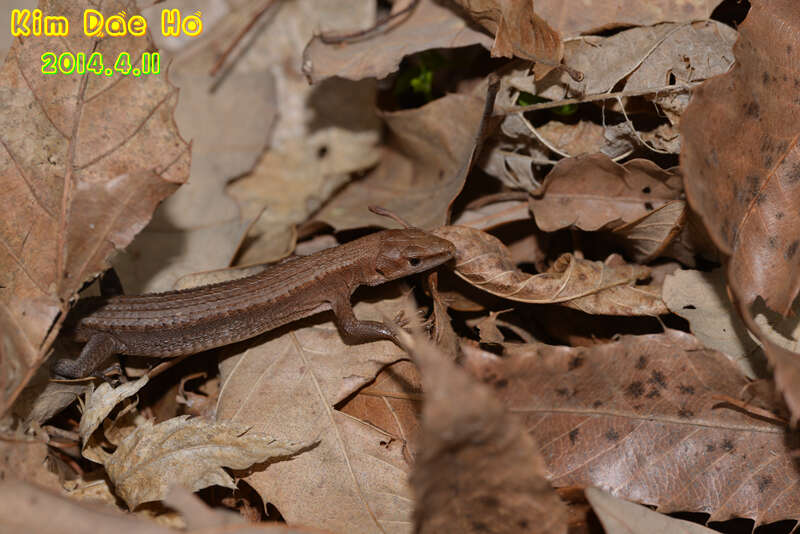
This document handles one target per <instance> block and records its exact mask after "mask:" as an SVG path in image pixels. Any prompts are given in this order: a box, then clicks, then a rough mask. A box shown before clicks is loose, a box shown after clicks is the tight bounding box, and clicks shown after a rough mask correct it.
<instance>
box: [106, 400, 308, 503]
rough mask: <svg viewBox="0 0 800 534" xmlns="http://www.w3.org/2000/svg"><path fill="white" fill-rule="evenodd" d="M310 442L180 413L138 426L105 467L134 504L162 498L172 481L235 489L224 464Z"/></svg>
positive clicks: (281, 453) (287, 452) (241, 464)
mask: <svg viewBox="0 0 800 534" xmlns="http://www.w3.org/2000/svg"><path fill="white" fill-rule="evenodd" d="M310 444H311V443H310V442H308V443H296V442H286V441H281V440H277V439H275V438H272V437H270V436H267V435H265V434H262V433H259V432H253V431H252V430H251V427H250V425H247V424H242V423H232V422H230V421H226V422H212V421H208V420H205V419H199V418H196V419H189V418H188V416H179V417H174V418H172V419H168V420H166V421H163V422H161V423H158V424H156V425H154V424H153V423H152V422H151V421H147V422H145V423H144V424H142V425H140V426H138V427H137V428H136V430H135V431H134V432H133V433H132V434H131V435H130V436H128V437H127V438H126V439H125V440H124V441H123V442H122V443H121V444H120V445H119V447H118V448H117V450H116V451H115V452H114V454H113V455H112V456H111V458H109V459H108V460H107V461H106V464H105V466H106V471H107V472H108V476H109V478H110V479H111V482H113V484H114V488H115V490H116V493H117V495H118V496H119V497H121V498H122V499H124V500H125V502H126V504H127V505H128V507H129V508H131V509H133V508H136V507H137V506H138V505H139V504H141V503H143V502H149V501H156V500H160V499H163V498H164V496H165V495H166V493H167V489H168V488H169V486H170V485H171V484H180V485H182V486H185V487H186V488H189V489H190V490H192V491H197V490H200V489H202V488H205V487H208V486H211V485H218V486H223V487H226V488H235V487H236V484H234V482H233V479H232V478H231V476H230V475H229V474H228V473H226V472H225V471H224V470H223V469H222V467H223V466H224V467H230V468H233V469H245V468H248V467H250V466H251V465H253V464H256V463H261V462H265V461H267V460H269V459H270V458H275V457H287V456H291V455H292V454H295V453H297V452H298V451H300V450H301V449H302V448H303V447H306V446H308V445H310Z"/></svg>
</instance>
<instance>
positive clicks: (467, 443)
mask: <svg viewBox="0 0 800 534" xmlns="http://www.w3.org/2000/svg"><path fill="white" fill-rule="evenodd" d="M405 339H406V340H405V341H404V344H406V345H407V346H408V347H409V350H410V352H411V354H412V355H413V357H414V360H415V361H416V362H417V364H418V365H419V367H420V371H421V372H422V383H423V387H424V389H425V392H426V396H425V402H424V405H423V415H422V436H421V443H420V455H419V458H418V460H417V464H416V465H415V467H414V472H413V473H412V475H411V484H412V486H413V487H414V492H415V494H416V501H417V509H416V512H415V523H416V532H420V533H429V532H531V533H533V532H541V533H547V534H551V533H552V534H557V533H563V534H566V531H567V523H566V516H567V508H566V506H565V505H564V503H562V502H561V500H560V499H559V498H558V496H557V495H556V493H555V492H554V491H553V489H552V488H551V487H550V485H549V484H548V483H547V480H546V478H545V476H546V474H547V470H546V468H545V464H544V461H543V459H542V457H541V454H540V453H539V451H538V448H537V446H536V443H535V442H534V440H533V439H532V438H531V436H530V435H529V434H528V433H526V432H525V430H524V428H523V427H522V425H521V424H520V422H519V420H518V419H517V418H516V417H515V416H514V415H512V414H510V413H508V412H507V411H506V410H505V409H504V407H503V405H502V404H501V403H500V402H499V401H498V400H497V398H496V397H495V396H494V394H493V393H492V391H491V390H490V389H489V388H487V387H486V386H483V385H481V384H478V383H477V382H475V380H474V379H473V378H472V377H470V376H469V375H468V374H467V373H465V372H464V371H463V370H462V369H460V368H458V367H457V366H456V365H455V364H454V363H453V362H452V356H449V355H445V354H444V353H442V352H441V351H439V350H438V349H437V348H436V347H435V346H434V345H432V344H430V343H429V342H427V341H426V340H424V339H422V338H421V336H415V337H414V338H413V339H411V337H410V336H408V335H406V336H405Z"/></svg>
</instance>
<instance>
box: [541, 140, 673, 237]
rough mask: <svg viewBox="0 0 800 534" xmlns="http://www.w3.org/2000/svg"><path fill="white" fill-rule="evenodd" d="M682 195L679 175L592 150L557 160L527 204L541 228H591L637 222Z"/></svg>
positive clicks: (551, 230)
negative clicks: (624, 162) (619, 159)
mask: <svg viewBox="0 0 800 534" xmlns="http://www.w3.org/2000/svg"><path fill="white" fill-rule="evenodd" d="M680 194H681V185H680V175H679V174H677V173H676V172H674V171H665V170H663V169H661V168H660V167H659V166H658V165H656V164H655V163H653V162H651V161H650V160H646V159H634V160H631V161H629V162H627V163H626V164H625V165H620V164H619V163H615V162H614V161H612V160H611V159H610V158H608V157H607V156H604V155H602V154H592V155H588V156H582V157H576V158H568V159H564V160H561V161H560V162H559V163H558V165H556V166H555V167H553V170H551V171H550V172H549V173H548V175H547V178H546V179H545V182H544V184H543V185H542V189H541V192H540V193H539V194H538V195H537V197H538V198H531V199H530V206H531V211H532V212H533V215H534V217H535V218H536V225H537V226H538V227H539V228H541V229H542V230H543V231H545V232H553V231H555V230H560V229H562V228H578V229H580V230H586V231H595V230H600V229H615V228H617V227H619V226H621V225H622V224H624V223H631V222H633V221H636V220H637V219H640V218H641V217H644V216H646V215H647V214H648V213H649V212H650V211H653V210H655V209H657V208H660V207H662V206H664V205H665V204H667V203H668V202H670V201H672V200H674V199H676V198H678V196H679V195H680Z"/></svg>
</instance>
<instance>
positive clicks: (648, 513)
mask: <svg viewBox="0 0 800 534" xmlns="http://www.w3.org/2000/svg"><path fill="white" fill-rule="evenodd" d="M585 493H586V499H588V501H589V503H590V504H591V505H592V509H593V510H594V512H595V513H596V514H597V517H599V518H600V522H601V523H603V527H604V528H605V531H606V534H714V533H715V532H717V531H716V530H711V529H710V528H706V527H704V526H702V525H698V524H697V523H691V522H689V521H685V520H683V519H678V518H675V517H669V516H668V515H664V514H659V513H658V512H654V511H652V510H650V509H649V508H647V507H646V506H642V505H641V504H634V503H632V502H628V501H625V500H622V499H618V498H617V497H614V496H613V495H611V494H610V493H608V492H606V491H603V490H601V489H597V488H586V490H585Z"/></svg>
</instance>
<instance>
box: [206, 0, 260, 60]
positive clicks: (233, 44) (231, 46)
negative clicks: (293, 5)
mask: <svg viewBox="0 0 800 534" xmlns="http://www.w3.org/2000/svg"><path fill="white" fill-rule="evenodd" d="M274 3H275V0H267V3H266V4H264V7H262V8H261V9H259V10H258V13H256V14H255V16H254V17H253V18H252V19H250V22H248V23H247V26H245V27H244V28H242V30H241V31H240V32H239V34H238V35H237V36H236V38H235V39H234V40H233V42H231V44H229V45H228V48H226V49H225V51H224V52H223V53H222V55H221V56H220V57H219V59H218V60H217V62H216V63H215V64H214V66H213V67H211V70H210V71H208V75H209V76H215V75H216V74H217V72H218V71H219V69H221V68H222V65H223V64H224V63H225V60H226V59H228V56H229V55H230V54H231V52H233V49H234V48H236V45H237V44H239V41H241V40H242V38H243V37H244V36H245V35H247V32H249V31H250V30H251V29H252V28H253V26H255V24H256V21H258V19H260V18H261V15H263V14H264V13H266V12H267V10H268V9H269V8H270V7H272V4H274Z"/></svg>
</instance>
